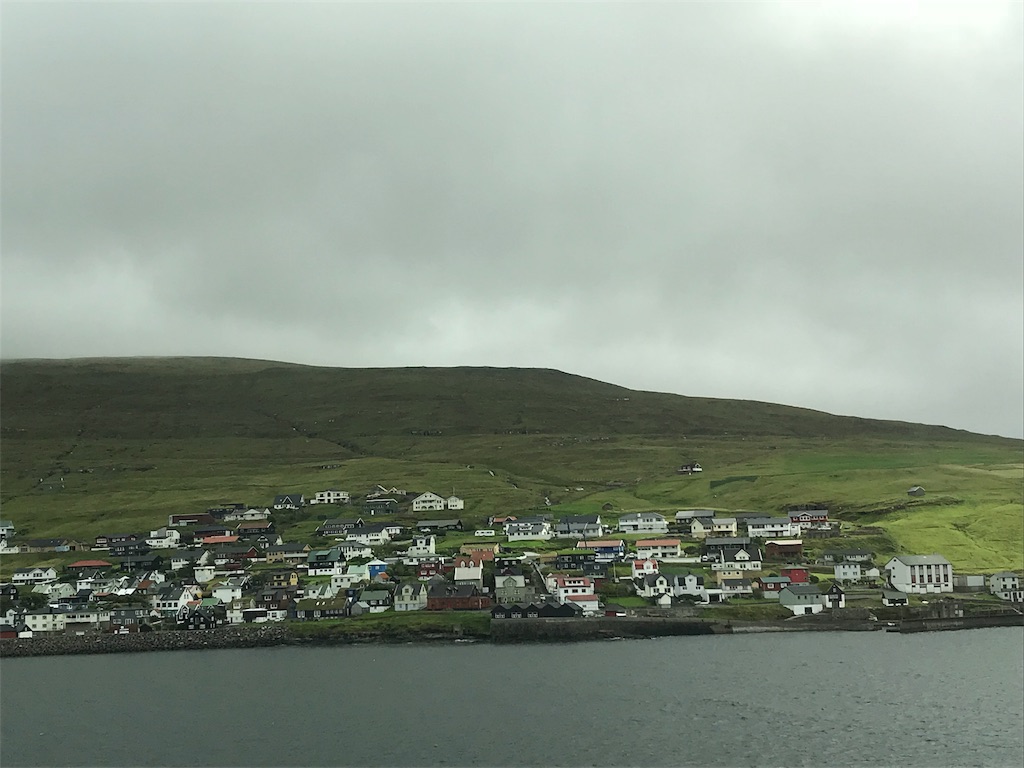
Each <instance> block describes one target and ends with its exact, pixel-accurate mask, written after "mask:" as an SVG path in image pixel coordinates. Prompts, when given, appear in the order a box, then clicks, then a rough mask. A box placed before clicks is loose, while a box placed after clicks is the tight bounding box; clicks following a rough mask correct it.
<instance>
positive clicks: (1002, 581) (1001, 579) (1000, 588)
mask: <svg viewBox="0 0 1024 768" xmlns="http://www.w3.org/2000/svg"><path fill="white" fill-rule="evenodd" d="M988 589H989V592H991V593H992V594H993V595H998V594H999V593H1000V592H1012V591H1014V590H1017V589H1020V577H1019V576H1018V575H1017V574H1016V573H1014V572H1013V571H1001V572H1000V573H993V574H992V575H991V576H989V579H988Z"/></svg>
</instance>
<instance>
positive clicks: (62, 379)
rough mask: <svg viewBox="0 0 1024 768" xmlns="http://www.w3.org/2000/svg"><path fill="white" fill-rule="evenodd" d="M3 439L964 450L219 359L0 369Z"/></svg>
mask: <svg viewBox="0 0 1024 768" xmlns="http://www.w3.org/2000/svg"><path fill="white" fill-rule="evenodd" d="M0 390H2V392H3V416H4V419H3V425H2V428H3V435H4V436H5V437H7V436H20V435H22V434H23V433H24V432H29V433H30V434H31V435H32V436H34V437H68V436H70V435H72V434H77V435H81V436H82V437H88V438H93V437H101V438H124V439H154V438H181V437H186V438H196V437H247V438H273V437H290V436H291V435H292V434H293V433H294V432H296V431H297V432H300V433H302V434H305V435H309V436H316V437H320V438H322V439H327V440H332V441H336V442H345V441H349V440H351V439H352V438H357V437H364V436H374V437H375V436H381V435H415V434H427V435H478V434H504V433H518V434H579V435H660V436H668V437H683V436H690V435H743V436H760V435H771V436H786V437H827V438H832V439H839V438H847V437H883V438H890V439H915V440H917V439H929V440H954V441H955V440H965V439H967V440H977V439H978V436H976V435H971V434H970V433H966V432H962V431H957V430H953V429H949V428H946V427H930V426H923V425H920V424H910V423H905V422H896V421H879V420H873V419H859V418H852V417H845V416H833V415H830V414H827V413H822V412H820V411H812V410H807V409H802V408H793V407H788V406H782V405H772V404H770V403H758V402H750V401H742V400H721V399H712V398H695V397H683V396H681V395H673V394H661V393H655V392H636V391H632V390H629V389H625V388H624V387H617V386H614V385H612V384H605V383H603V382H600V381H595V380H593V379H587V378H583V377H580V376H573V375H570V374H566V373H561V372H559V371H552V370H541V369H518V368H376V369H375V368H370V369H348V368H321V367H313V366H304V365H294V364H285V363H273V362H264V361H256V360H236V359H225V358H152V359H146V358H130V359H108V360H75V361H25V362H6V363H3V364H2V365H0Z"/></svg>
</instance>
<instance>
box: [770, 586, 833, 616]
mask: <svg viewBox="0 0 1024 768" xmlns="http://www.w3.org/2000/svg"><path fill="white" fill-rule="evenodd" d="M779 605H781V606H783V607H784V608H787V609H789V610H790V611H792V612H793V615H794V616H805V615H807V614H812V613H821V612H822V611H823V610H825V595H823V594H821V590H820V589H818V585H817V584H790V585H789V586H788V587H783V589H782V590H781V591H780V592H779Z"/></svg>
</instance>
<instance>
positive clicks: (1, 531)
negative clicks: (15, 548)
mask: <svg viewBox="0 0 1024 768" xmlns="http://www.w3.org/2000/svg"><path fill="white" fill-rule="evenodd" d="M13 538H14V523H12V522H11V521H10V520H0V539H13Z"/></svg>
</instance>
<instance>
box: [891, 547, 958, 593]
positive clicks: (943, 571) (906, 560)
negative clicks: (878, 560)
mask: <svg viewBox="0 0 1024 768" xmlns="http://www.w3.org/2000/svg"><path fill="white" fill-rule="evenodd" d="M884 570H885V572H886V574H887V578H888V582H889V584H890V586H892V587H893V589H898V590H899V591H900V592H905V593H907V594H914V595H925V594H935V593H940V592H952V591H953V566H952V565H950V562H949V560H947V559H946V558H944V557H943V556H942V555H897V556H896V557H894V558H892V559H891V560H890V561H889V562H888V563H886V564H885V568H884Z"/></svg>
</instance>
